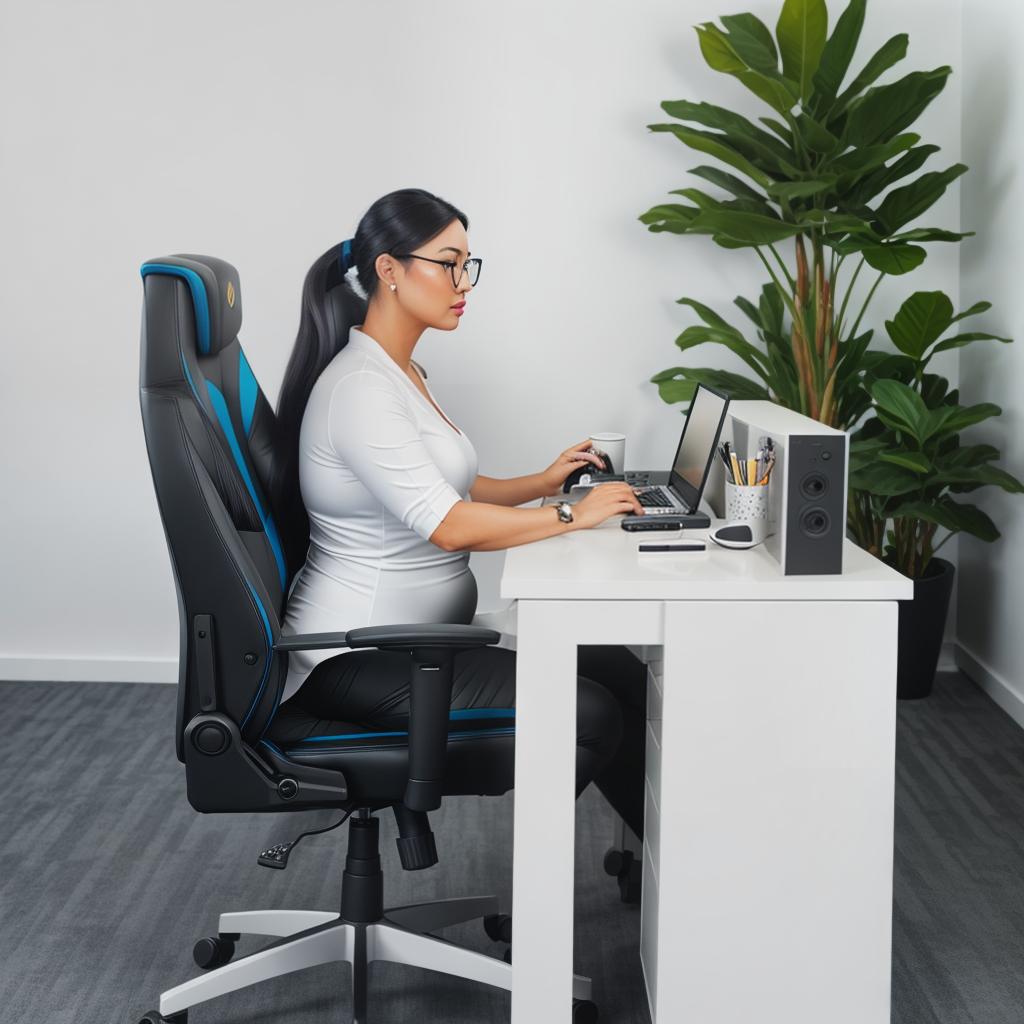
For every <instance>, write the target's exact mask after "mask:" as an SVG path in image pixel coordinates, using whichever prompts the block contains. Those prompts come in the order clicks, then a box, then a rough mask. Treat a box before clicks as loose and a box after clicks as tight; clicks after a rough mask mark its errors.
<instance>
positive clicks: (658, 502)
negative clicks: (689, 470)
mask: <svg viewBox="0 0 1024 1024" xmlns="http://www.w3.org/2000/svg"><path fill="white" fill-rule="evenodd" d="M636 499H637V501H639V502H640V504H641V505H643V506H644V507H645V508H654V507H659V508H675V503H674V502H672V501H669V499H668V496H667V495H666V494H665V492H664V491H663V490H661V488H660V487H652V488H651V490H649V491H641V492H640V493H639V494H638V495H637V496H636Z"/></svg>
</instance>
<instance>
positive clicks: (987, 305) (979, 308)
mask: <svg viewBox="0 0 1024 1024" xmlns="http://www.w3.org/2000/svg"><path fill="white" fill-rule="evenodd" d="M991 308H992V303H991V302H986V301H984V300H982V301H981V302H976V303H975V304H974V305H973V306H971V307H970V308H969V309H965V310H964V311H963V312H962V313H957V315H956V316H955V317H953V320H952V322H953V323H956V322H957V321H959V320H964V319H966V318H967V317H969V316H977V315H978V314H979V313H986V312H988V310H990V309H991Z"/></svg>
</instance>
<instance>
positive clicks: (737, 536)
mask: <svg viewBox="0 0 1024 1024" xmlns="http://www.w3.org/2000/svg"><path fill="white" fill-rule="evenodd" d="M708 536H709V537H710V538H711V539H712V540H713V541H714V542H715V543H716V544H718V545H719V546H720V547H723V548H752V547H755V546H756V545H758V544H760V543H761V541H763V540H764V539H765V537H767V536H768V523H767V521H766V520H764V519H752V520H750V521H749V522H747V521H739V520H736V521H733V522H729V523H723V524H722V525H721V526H716V527H715V528H714V529H713V530H711V531H709V533H708Z"/></svg>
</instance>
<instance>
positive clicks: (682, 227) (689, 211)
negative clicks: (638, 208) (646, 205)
mask: <svg viewBox="0 0 1024 1024" xmlns="http://www.w3.org/2000/svg"><path fill="white" fill-rule="evenodd" d="M699 212H700V211H699V210H698V209H697V208H696V207H694V206H683V205H682V204H681V203H662V204H661V205H659V206H652V207H651V208H650V209H649V210H648V211H647V212H646V213H642V214H640V216H639V217H638V218H637V219H638V220H639V221H640V222H641V223H643V224H646V225H647V227H648V230H650V231H670V232H672V233H673V234H676V235H685V234H686V233H687V232H688V231H689V230H690V224H691V223H692V222H693V220H694V218H695V217H696V216H697V214H698V213H699Z"/></svg>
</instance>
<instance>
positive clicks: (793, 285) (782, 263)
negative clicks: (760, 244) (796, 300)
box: [768, 242, 796, 293]
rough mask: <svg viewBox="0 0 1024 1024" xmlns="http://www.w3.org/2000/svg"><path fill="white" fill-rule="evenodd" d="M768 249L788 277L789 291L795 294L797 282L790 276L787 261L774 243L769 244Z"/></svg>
mask: <svg viewBox="0 0 1024 1024" xmlns="http://www.w3.org/2000/svg"><path fill="white" fill-rule="evenodd" d="M768 248H769V249H771V251H772V253H773V254H774V256H775V258H776V259H777V260H778V261H779V266H780V267H781V268H782V273H783V274H785V275H786V284H788V285H789V290H790V291H791V292H794V293H795V292H796V281H795V280H794V279H793V276H792V274H790V272H789V267H787V266H786V261H785V260H784V259H783V258H782V256H781V255H780V253H779V250H778V249H776V248H775V245H774V244H773V243H772V242H769V243H768Z"/></svg>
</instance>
